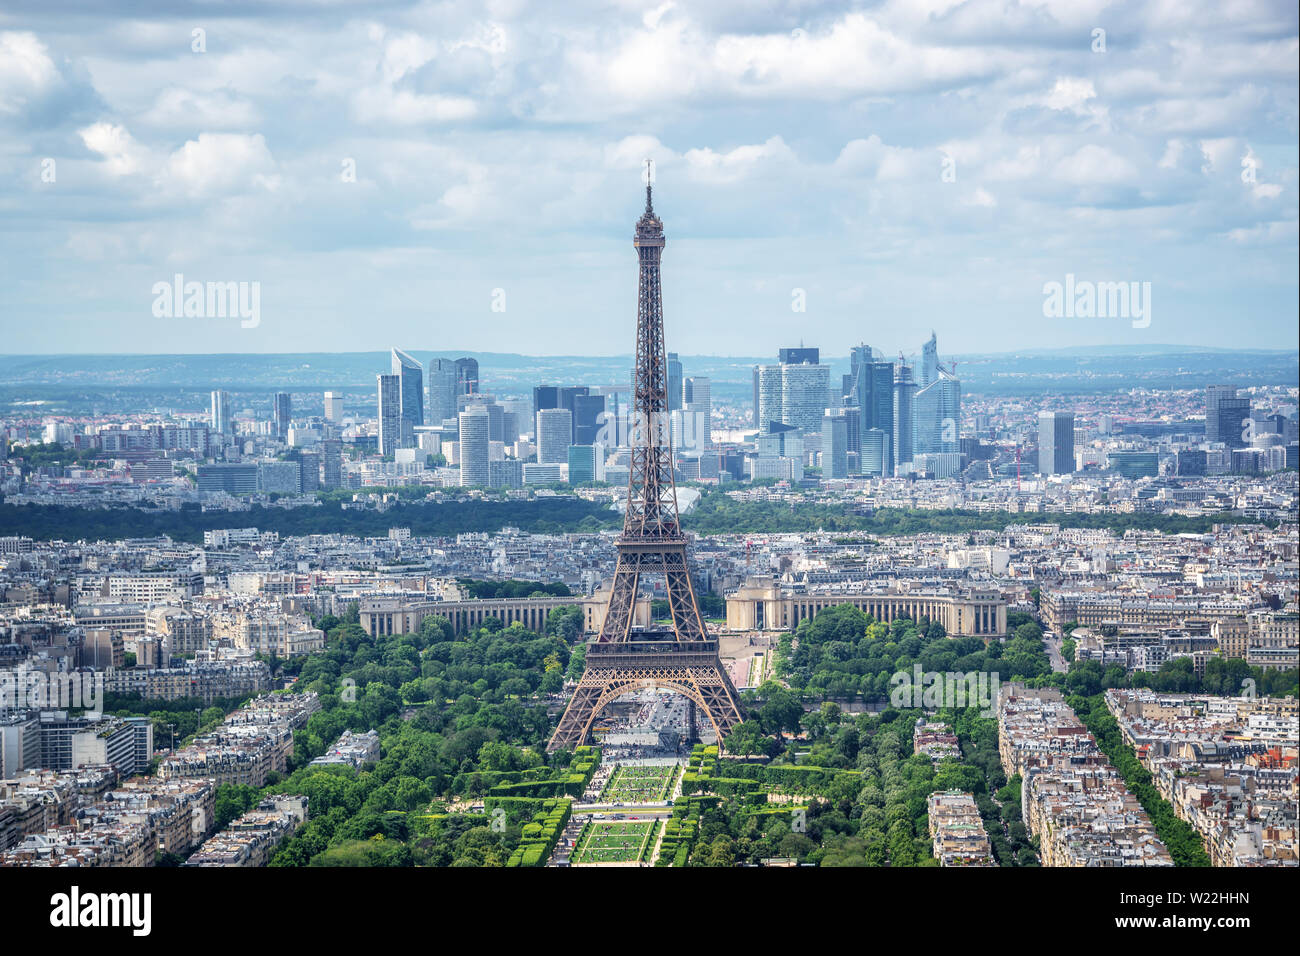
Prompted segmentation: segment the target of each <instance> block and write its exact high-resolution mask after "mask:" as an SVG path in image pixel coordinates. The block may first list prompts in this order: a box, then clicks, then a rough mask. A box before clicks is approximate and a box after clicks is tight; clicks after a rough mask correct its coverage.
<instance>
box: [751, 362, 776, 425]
mask: <svg viewBox="0 0 1300 956" xmlns="http://www.w3.org/2000/svg"><path fill="white" fill-rule="evenodd" d="M754 375H755V380H756V382H757V385H756V386H755V388H756V390H757V397H756V399H755V402H754V407H755V409H756V412H755V413H754V414H755V420H754V424H755V425H757V426H758V428H759V430H760V431H763V430H766V429H767V428H768V427H769V426H770V425H771V424H772V423H776V424H782V421H781V366H780V365H760V366H759V367H758V368H756V369H755V370H754Z"/></svg>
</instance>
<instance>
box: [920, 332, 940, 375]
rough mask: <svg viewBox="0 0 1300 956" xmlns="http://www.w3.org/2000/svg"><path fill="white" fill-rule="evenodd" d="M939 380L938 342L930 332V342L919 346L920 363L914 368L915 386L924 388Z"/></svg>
mask: <svg viewBox="0 0 1300 956" xmlns="http://www.w3.org/2000/svg"><path fill="white" fill-rule="evenodd" d="M938 380H939V340H938V338H937V337H936V336H935V334H934V332H933V331H931V332H930V340H929V341H928V342H925V343H922V345H921V361H920V363H919V364H918V365H917V367H916V384H917V386H918V387H919V388H925V387H927V386H928V385H931V384H933V383H934V382H936V381H938Z"/></svg>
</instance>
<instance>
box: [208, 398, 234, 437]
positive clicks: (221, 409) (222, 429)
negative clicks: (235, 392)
mask: <svg viewBox="0 0 1300 956" xmlns="http://www.w3.org/2000/svg"><path fill="white" fill-rule="evenodd" d="M232 425H233V422H232V420H231V414H230V393H229V392H223V391H220V390H217V391H214V392H213V393H212V430H213V431H214V432H216V433H217V434H220V435H232V434H234V428H233V427H232Z"/></svg>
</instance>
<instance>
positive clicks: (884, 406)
mask: <svg viewBox="0 0 1300 956" xmlns="http://www.w3.org/2000/svg"><path fill="white" fill-rule="evenodd" d="M873 354H874V353H873V352H872V350H871V346H869V345H859V346H855V347H854V348H853V350H852V352H851V353H850V356H849V365H850V372H849V378H850V379H851V380H852V384H851V387H850V389H849V392H848V400H849V403H850V404H852V405H854V406H856V407H857V409H858V429H859V433H860V436H861V437H860V439H859V442H858V444H859V446H860V453H861V455H862V473H863V474H864V475H885V476H890V475H893V473H894V456H893V436H894V366H893V363H892V362H879V361H876V360H875V358H874V357H873ZM873 428H874V429H877V430H878V431H880V432H881V433H882V434H883V436H884V441H883V442H882V441H881V440H880V439H879V438H876V439H873V442H874V443H873V444H872V445H871V449H870V450H869V449H868V448H867V444H866V441H867V432H869V431H871V430H872V429H873Z"/></svg>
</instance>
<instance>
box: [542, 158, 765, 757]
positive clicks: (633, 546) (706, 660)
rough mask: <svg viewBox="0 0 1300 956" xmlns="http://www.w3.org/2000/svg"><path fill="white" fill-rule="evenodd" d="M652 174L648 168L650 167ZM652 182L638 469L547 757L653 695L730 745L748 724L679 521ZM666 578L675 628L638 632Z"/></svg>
mask: <svg viewBox="0 0 1300 956" xmlns="http://www.w3.org/2000/svg"><path fill="white" fill-rule="evenodd" d="M647 165H648V164H647ZM649 179H650V177H649V175H647V182H646V190H645V212H644V213H643V214H642V216H641V218H640V219H639V220H637V224H636V232H635V233H634V235H633V238H632V245H633V246H634V247H635V248H636V251H637V259H638V262H639V265H640V278H639V280H638V285H637V321H636V373H635V383H634V391H635V394H634V398H633V405H632V414H633V427H632V432H631V443H632V464H631V467H630V469H629V474H628V494H627V512H626V514H625V516H624V519H623V533H622V534H621V535H619V538H618V542H617V544H616V547H617V548H618V563H617V565H616V567H615V570H614V585H613V587H612V588H611V589H610V595H609V607H608V609H607V612H606V614H605V622H604V624H603V625H602V627H601V629H600V634H599V635H597V636H596V637H595V638H593V639H592V640H591V641H589V642H588V644H587V659H586V670H585V671H584V672H583V675H582V680H581V681H579V682H578V686H577V689H576V690H575V691H574V693H573V697H572V698H571V699H570V701H569V704H568V707H567V708H565V711H564V715H563V716H562V717H561V718H560V723H559V725H558V726H557V727H556V729H555V734H554V736H552V738H551V742H550V744H549V745H548V746H547V749H548V750H562V749H572V748H574V747H577V746H579V745H581V744H583V743H586V742H587V740H588V738H589V737H590V735H591V728H592V725H593V723H594V722H595V720H596V718H597V716H599V714H600V712H601V711H602V710H604V709H605V707H606V706H608V705H609V704H610V703H611V702H612V701H614V700H616V699H617V698H619V697H622V696H623V695H625V694H629V693H632V692H634V691H638V690H642V689H645V688H649V687H658V688H661V689H666V690H671V691H674V692H676V693H679V694H681V695H682V696H684V697H686V698H687V700H689V701H690V702H691V703H692V704H693V705H694V708H693V710H694V711H696V712H698V714H699V715H700V716H702V717H704V718H706V719H707V720H708V721H709V724H710V725H711V727H712V729H713V732H714V733H715V734H716V735H717V738H718V742H719V743H721V742H722V739H723V738H724V737H725V736H726V734H727V733H728V732H729V731H730V730H731V728H732V727H734V726H735V725H736V724H737V723H738V722H739V721H740V719H741V717H740V708H739V704H738V697H737V695H736V689H735V687H733V686H732V683H731V679H730V678H729V677H728V676H727V672H726V670H725V669H724V668H723V666H722V662H721V661H720V660H719V659H718V644H717V642H716V641H714V640H710V639H709V636H708V631H707V630H706V629H705V627H704V619H703V618H702V617H701V616H700V608H699V605H698V604H697V603H696V600H695V590H694V587H693V585H692V583H691V574H690V559H689V554H688V540H687V537H686V535H685V534H683V533H682V530H681V525H680V523H679V521H678V512H677V485H676V482H675V480H674V478H673V452H672V438H671V431H670V429H669V424H668V366H667V361H666V359H665V356H664V317H663V297H662V294H661V291H660V285H659V263H660V259H661V257H662V254H663V249H664V244H665V240H664V224H663V221H662V220H661V219H660V218H659V217H658V216H657V215H656V214H655V211H654V202H653V194H652V190H653V186H652V185H651V184H650V182H649ZM647 574H652V575H662V577H663V580H664V588H665V590H666V592H667V595H668V608H669V612H670V617H671V628H669V627H657V628H655V627H652V628H638V627H635V626H634V625H633V618H634V612H635V608H636V597H637V589H638V588H639V586H640V583H641V576H642V575H647Z"/></svg>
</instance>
